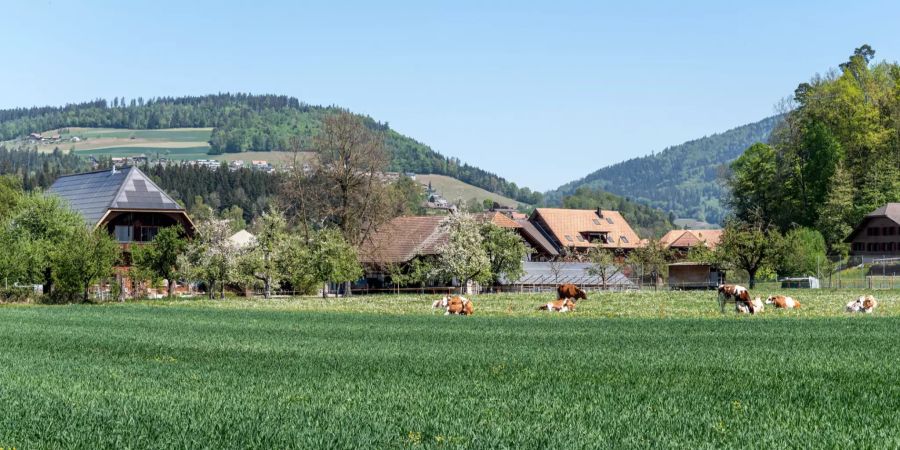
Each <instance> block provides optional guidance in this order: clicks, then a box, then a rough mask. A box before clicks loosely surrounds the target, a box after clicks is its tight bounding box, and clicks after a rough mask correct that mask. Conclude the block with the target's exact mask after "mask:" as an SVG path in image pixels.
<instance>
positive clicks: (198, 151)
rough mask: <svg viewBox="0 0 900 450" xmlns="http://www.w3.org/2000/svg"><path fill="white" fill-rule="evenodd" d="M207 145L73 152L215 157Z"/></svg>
mask: <svg viewBox="0 0 900 450" xmlns="http://www.w3.org/2000/svg"><path fill="white" fill-rule="evenodd" d="M207 151H209V147H185V148H161V147H109V148H101V149H93V150H76V151H75V154H77V155H81V156H88V155H94V156H96V157H101V156H109V157H126V156H132V157H133V156H140V155H144V156H148V157H152V158H154V159H156V155H159V156H160V157H163V158H169V159H216V158H217V157H214V156H209V155H207V154H206V152H207Z"/></svg>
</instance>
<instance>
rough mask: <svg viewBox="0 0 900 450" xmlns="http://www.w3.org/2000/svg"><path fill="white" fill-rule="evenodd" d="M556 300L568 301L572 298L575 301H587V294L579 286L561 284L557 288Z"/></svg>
mask: <svg viewBox="0 0 900 450" xmlns="http://www.w3.org/2000/svg"><path fill="white" fill-rule="evenodd" d="M556 294H557V296H556V298H558V299H566V298H570V299H572V300H573V301H578V300H587V294H585V292H584V291H583V290H581V288H579V287H578V286H575V285H574V284H571V283H569V284H561V285H559V286H557V287H556Z"/></svg>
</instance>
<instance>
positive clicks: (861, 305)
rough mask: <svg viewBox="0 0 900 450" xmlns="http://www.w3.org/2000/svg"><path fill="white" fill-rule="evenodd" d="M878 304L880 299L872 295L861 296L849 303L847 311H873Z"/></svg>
mask: <svg viewBox="0 0 900 450" xmlns="http://www.w3.org/2000/svg"><path fill="white" fill-rule="evenodd" d="M877 306H878V301H877V300H875V297H873V296H871V295H865V296H860V297H859V298H858V299H856V300H854V301H852V302H850V303H847V312H864V313H871V312H872V311H874V310H875V308H876V307H877Z"/></svg>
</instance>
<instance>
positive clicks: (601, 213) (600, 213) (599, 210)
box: [597, 207, 603, 219]
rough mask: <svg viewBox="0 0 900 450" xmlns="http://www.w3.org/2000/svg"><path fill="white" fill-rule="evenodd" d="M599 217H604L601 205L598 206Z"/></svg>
mask: <svg viewBox="0 0 900 450" xmlns="http://www.w3.org/2000/svg"><path fill="white" fill-rule="evenodd" d="M597 217H599V218H601V219H602V218H603V211H602V210H601V209H600V208H599V207H598V208H597Z"/></svg>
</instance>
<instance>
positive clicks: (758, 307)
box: [734, 297, 766, 314]
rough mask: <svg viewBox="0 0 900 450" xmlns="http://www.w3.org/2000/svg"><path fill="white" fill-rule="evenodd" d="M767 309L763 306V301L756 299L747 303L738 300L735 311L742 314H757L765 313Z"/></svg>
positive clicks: (735, 303)
mask: <svg viewBox="0 0 900 450" xmlns="http://www.w3.org/2000/svg"><path fill="white" fill-rule="evenodd" d="M765 309H766V307H765V305H763V301H762V299H760V298H759V297H756V298H755V299H753V300H751V301H749V302H745V301H741V300H736V301H735V302H734V310H735V312H737V313H740V314H756V313H759V312H763V310H765Z"/></svg>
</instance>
